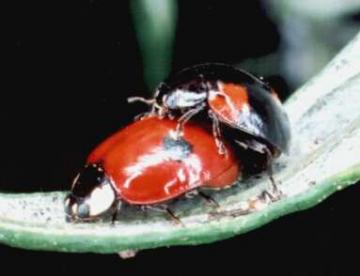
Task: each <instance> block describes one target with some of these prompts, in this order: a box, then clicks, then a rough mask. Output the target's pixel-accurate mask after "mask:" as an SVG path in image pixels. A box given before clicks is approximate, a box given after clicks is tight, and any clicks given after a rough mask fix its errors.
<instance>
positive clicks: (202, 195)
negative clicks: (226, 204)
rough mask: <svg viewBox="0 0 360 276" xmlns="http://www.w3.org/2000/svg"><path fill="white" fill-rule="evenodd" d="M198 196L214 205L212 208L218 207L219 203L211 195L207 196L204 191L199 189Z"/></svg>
mask: <svg viewBox="0 0 360 276" xmlns="http://www.w3.org/2000/svg"><path fill="white" fill-rule="evenodd" d="M199 196H201V197H202V198H203V199H205V200H206V202H207V203H208V204H209V205H211V206H212V207H214V208H219V207H220V205H219V203H218V202H217V201H216V200H215V199H213V198H212V197H211V196H209V195H208V194H205V193H204V192H202V191H199Z"/></svg>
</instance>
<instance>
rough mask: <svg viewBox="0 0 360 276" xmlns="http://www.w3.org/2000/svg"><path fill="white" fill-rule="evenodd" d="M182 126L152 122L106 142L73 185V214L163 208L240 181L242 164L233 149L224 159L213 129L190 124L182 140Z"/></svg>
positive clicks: (132, 127) (75, 216) (70, 209)
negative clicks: (187, 195) (179, 133)
mask: <svg viewBox="0 0 360 276" xmlns="http://www.w3.org/2000/svg"><path fill="white" fill-rule="evenodd" d="M176 126H177V122H176V121H175V120H169V119H159V118H156V117H151V118H146V119H144V120H139V121H136V122H134V123H133V124H130V125H129V126H127V127H126V128H124V129H122V130H120V131H118V132H117V133H115V134H114V135H112V136H111V137H109V138H108V139H106V140H105V141H104V142H103V143H101V144H100V145H99V146H98V147H97V148H95V150H94V151H93V152H92V153H91V154H90V155H89V157H88V159H87V163H86V166H85V168H84V169H83V171H82V172H81V173H80V175H79V176H78V177H77V178H76V179H75V181H74V183H73V188H72V193H71V194H70V195H69V196H68V198H67V199H66V208H65V209H66V212H67V214H68V216H69V217H70V218H71V219H72V220H90V219H92V218H96V217H98V216H100V215H102V214H103V213H105V212H107V211H111V210H112V209H114V208H113V207H114V205H117V204H118V203H128V204H133V205H149V204H158V203H163V202H166V201H168V200H171V199H174V198H176V197H178V196H180V195H183V194H185V193H187V192H189V191H192V190H194V189H196V188H199V187H207V188H222V187H226V186H229V185H231V184H233V183H234V182H235V181H236V179H237V178H238V176H239V173H240V171H241V163H240V162H239V160H237V157H236V156H235V154H234V152H233V150H232V148H231V147H230V146H228V145H226V150H227V152H228V154H226V155H220V154H218V152H217V146H216V143H215V141H214V139H213V136H212V132H211V130H210V131H209V130H208V128H206V127H203V126H201V125H198V124H193V123H191V122H190V123H189V124H187V125H186V128H185V129H184V133H183V135H182V136H181V137H178V136H177V133H176Z"/></svg>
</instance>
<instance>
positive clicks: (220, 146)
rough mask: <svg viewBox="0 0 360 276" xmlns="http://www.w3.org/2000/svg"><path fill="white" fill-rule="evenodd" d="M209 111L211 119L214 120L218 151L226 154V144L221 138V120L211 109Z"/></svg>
mask: <svg viewBox="0 0 360 276" xmlns="http://www.w3.org/2000/svg"><path fill="white" fill-rule="evenodd" d="M208 113H209V117H210V119H211V120H212V129H213V136H214V139H215V144H216V146H217V148H218V152H219V154H221V155H223V154H224V155H226V149H225V145H224V143H223V142H222V139H221V130H220V124H219V120H218V118H217V117H216V116H215V115H214V113H213V112H212V111H211V110H209V111H208Z"/></svg>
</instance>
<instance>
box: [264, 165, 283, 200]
mask: <svg viewBox="0 0 360 276" xmlns="http://www.w3.org/2000/svg"><path fill="white" fill-rule="evenodd" d="M267 173H268V176H269V179H270V183H271V189H272V192H271V193H270V194H271V195H272V198H271V200H272V201H277V200H279V199H280V198H281V197H282V196H283V193H282V191H281V190H280V189H279V186H278V184H277V183H276V181H275V179H274V175H273V169H272V166H271V164H270V165H269V167H268V169H267Z"/></svg>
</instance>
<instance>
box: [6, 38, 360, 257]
mask: <svg viewBox="0 0 360 276" xmlns="http://www.w3.org/2000/svg"><path fill="white" fill-rule="evenodd" d="M359 103H360V34H359V35H357V37H355V38H354V39H353V41H352V42H350V43H349V44H348V45H347V46H346V47H345V48H344V49H343V50H342V51H341V52H340V53H339V55H338V56H337V57H335V59H334V60H333V61H332V62H331V63H330V64H329V65H328V66H327V67H326V68H325V69H324V70H323V71H322V72H321V73H320V74H319V75H317V76H316V77H314V78H313V79H311V80H310V81H309V82H308V83H307V84H306V85H305V86H304V87H302V88H301V89H299V90H298V91H297V92H295V93H294V94H293V96H292V97H291V98H290V99H289V100H288V101H287V102H286V103H285V108H286V111H287V112H288V115H289V117H290V120H291V125H292V133H293V140H292V147H291V151H290V153H289V155H288V156H282V157H281V158H280V159H279V160H278V161H276V163H275V165H274V171H275V173H274V177H275V179H276V181H277V182H278V183H279V187H280V190H281V192H282V193H283V197H282V198H281V199H279V200H278V201H275V202H272V201H270V200H268V199H267V198H266V197H263V196H261V195H262V192H263V191H264V190H265V189H268V188H269V186H270V183H269V179H268V177H266V176H264V177H262V178H260V179H249V180H246V181H242V182H239V183H238V184H237V185H235V186H234V187H232V188H230V189H227V190H223V191H220V192H216V193H215V192H214V193H212V196H213V197H214V198H215V199H216V200H217V201H218V202H219V204H220V209H218V210H216V211H214V209H213V208H212V207H211V206H208V205H207V204H204V201H203V200H202V199H200V198H196V197H195V198H193V199H181V200H178V201H176V202H174V203H172V205H171V208H172V209H173V210H174V212H175V213H176V215H177V216H178V217H180V219H181V221H182V223H183V225H178V224H175V223H174V222H173V221H171V220H169V218H168V217H167V216H166V215H164V214H162V213H160V212H156V211H154V210H148V211H145V212H140V211H139V210H136V209H135V208H128V209H127V210H126V212H124V214H123V215H122V216H121V217H119V220H118V221H116V223H115V225H111V224H110V223H109V221H104V222H96V223H76V224H74V223H67V222H65V216H64V211H63V199H64V195H65V192H52V193H34V194H0V242H2V243H4V244H8V245H10V246H15V247H20V248H26V249H35V250H53V251H63V252H96V253H115V252H120V251H124V250H141V249H148V248H155V247H161V246H172V245H197V244H202V243H210V242H214V241H218V240H221V239H225V238H229V237H232V236H235V235H239V234H242V233H245V232H248V231H250V230H252V229H255V228H257V227H260V226H262V225H264V224H266V223H269V222H270V221H272V220H274V219H276V218H279V217H281V216H283V215H286V214H289V213H292V212H296V211H299V210H303V209H306V208H309V207H311V206H314V205H316V204H318V203H320V202H321V201H322V200H324V199H325V198H326V197H328V196H329V195H331V194H332V193H334V192H335V191H338V190H341V189H343V188H344V187H346V186H348V185H351V184H354V183H356V182H357V181H359V179H360V147H359V146H358V142H359V140H360V108H359Z"/></svg>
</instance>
